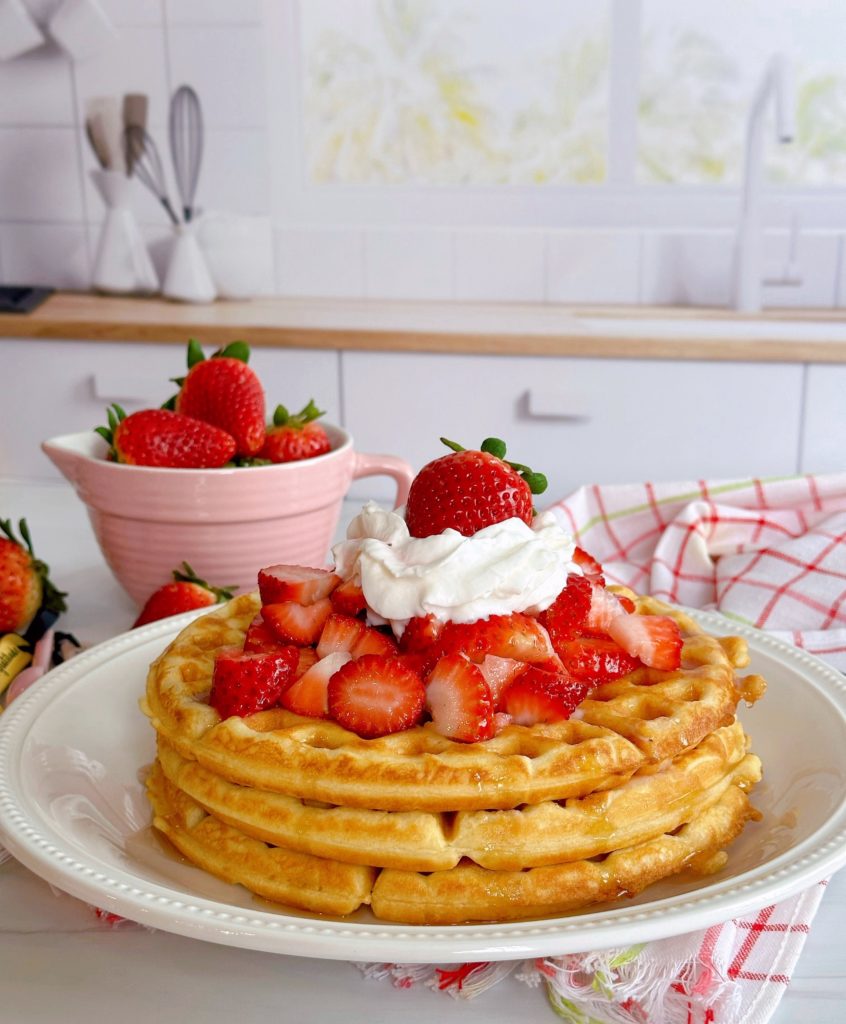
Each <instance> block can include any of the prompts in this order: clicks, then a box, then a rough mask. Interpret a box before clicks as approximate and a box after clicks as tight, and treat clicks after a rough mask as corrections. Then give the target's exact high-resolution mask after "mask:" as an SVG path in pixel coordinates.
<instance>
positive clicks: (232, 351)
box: [212, 341, 250, 363]
mask: <svg viewBox="0 0 846 1024" xmlns="http://www.w3.org/2000/svg"><path fill="white" fill-rule="evenodd" d="M223 357H225V358H227V359H240V360H241V362H242V363H249V361H250V346H249V345H248V344H247V343H246V341H230V343H229V344H228V345H226V346H225V347H224V348H221V349H218V351H217V352H215V354H214V355H213V356H212V359H215V358H223Z"/></svg>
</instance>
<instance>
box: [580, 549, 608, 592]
mask: <svg viewBox="0 0 846 1024" xmlns="http://www.w3.org/2000/svg"><path fill="white" fill-rule="evenodd" d="M573 561H574V562H575V563H576V565H577V566H578V567H579V568H580V569H581V570H582V572H583V573H584V574H585V576H587V577H588V579H589V580H591V581H593V582H595V583H600V584H602V586H605V577H604V576H603V574H602V566H601V565H600V564H599V562H597V560H596V559H595V558H594V557H593V555H590V554H588V552H587V551H585V549H584V548H580V547H578V545H577V546H576V549H575V551H574V552H573Z"/></svg>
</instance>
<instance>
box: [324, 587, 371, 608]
mask: <svg viewBox="0 0 846 1024" xmlns="http://www.w3.org/2000/svg"><path fill="white" fill-rule="evenodd" d="M329 596H330V598H331V599H332V607H333V608H334V609H335V611H336V612H339V613H340V614H341V615H360V614H361V613H362V612H363V611H366V610H367V602H366V601H365V600H364V591H363V590H362V589H361V587H360V586H359V585H358V584H357V583H354V582H353V580H351V579H349V580H344V582H343V583H341V584H340V585H339V586H337V587H335V589H334V590H333V591H332V593H331V594H330V595H329Z"/></svg>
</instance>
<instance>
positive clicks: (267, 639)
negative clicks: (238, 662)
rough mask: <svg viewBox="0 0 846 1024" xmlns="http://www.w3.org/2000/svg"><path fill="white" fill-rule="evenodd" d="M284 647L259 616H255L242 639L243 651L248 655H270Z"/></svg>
mask: <svg viewBox="0 0 846 1024" xmlns="http://www.w3.org/2000/svg"><path fill="white" fill-rule="evenodd" d="M286 646H287V645H286V644H284V643H283V642H282V641H281V640H279V638H278V637H277V636H276V634H275V633H274V632H273V630H272V629H271V628H270V626H268V624H267V623H266V622H265V621H264V619H263V618H262V617H261V615H257V616H256V617H255V618H254V619H253V621H252V622H251V623H250V625H249V628H248V629H247V635H246V636H245V637H244V650H245V651H246V652H247V653H248V654H263V653H264V654H267V653H270V654H272V653H274V652H275V651H278V650H279V649H280V648H281V647H286Z"/></svg>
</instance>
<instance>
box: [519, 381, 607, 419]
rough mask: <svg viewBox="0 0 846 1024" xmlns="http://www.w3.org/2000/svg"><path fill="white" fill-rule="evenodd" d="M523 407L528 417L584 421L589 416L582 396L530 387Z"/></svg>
mask: <svg viewBox="0 0 846 1024" xmlns="http://www.w3.org/2000/svg"><path fill="white" fill-rule="evenodd" d="M525 409H526V415H527V416H528V417H529V418H530V419H538V420H571V421H574V422H585V421H586V420H589V419H590V418H591V414H590V411H589V409H588V405H587V402H586V400H585V398H584V396H575V397H574V396H572V395H566V394H564V393H562V392H561V391H542V390H537V389H535V388H530V389H529V390H528V391H527V392H526V396H525Z"/></svg>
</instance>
